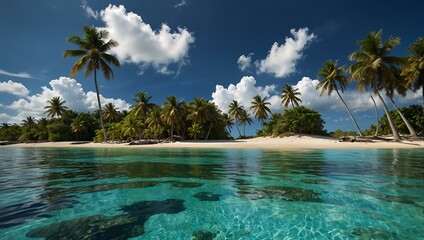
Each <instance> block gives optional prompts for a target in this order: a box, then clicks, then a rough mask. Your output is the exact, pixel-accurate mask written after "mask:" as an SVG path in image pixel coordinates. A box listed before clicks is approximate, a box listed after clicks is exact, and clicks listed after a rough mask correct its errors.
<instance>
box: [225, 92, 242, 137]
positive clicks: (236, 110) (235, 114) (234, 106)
mask: <svg viewBox="0 0 424 240" xmlns="http://www.w3.org/2000/svg"><path fill="white" fill-rule="evenodd" d="M228 107H229V109H228V114H230V117H232V118H233V119H234V120H235V121H236V127H237V131H238V133H239V136H240V137H241V132H240V129H239V124H240V117H241V114H242V112H243V111H244V107H243V106H241V105H240V103H239V102H238V101H237V100H233V101H232V102H231V103H230V105H229V106H228Z"/></svg>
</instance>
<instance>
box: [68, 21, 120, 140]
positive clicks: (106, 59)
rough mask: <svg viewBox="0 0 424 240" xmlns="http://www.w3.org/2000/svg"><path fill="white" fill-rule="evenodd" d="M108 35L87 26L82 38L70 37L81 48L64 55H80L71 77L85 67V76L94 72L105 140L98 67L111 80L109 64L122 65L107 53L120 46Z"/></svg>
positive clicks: (111, 74)
mask: <svg viewBox="0 0 424 240" xmlns="http://www.w3.org/2000/svg"><path fill="white" fill-rule="evenodd" d="M108 36H109V33H108V32H107V31H105V30H97V29H96V28H95V27H87V26H85V27H84V36H83V37H82V38H81V37H80V36H78V35H73V36H71V37H69V38H68V42H70V43H73V44H75V45H77V46H78V47H79V49H77V50H66V51H65V52H64V55H63V56H64V57H65V58H68V57H80V59H79V60H78V61H77V62H76V63H75V64H74V66H73V67H72V69H71V73H70V77H71V78H72V77H73V76H75V74H76V73H77V72H79V71H81V70H82V69H83V68H84V67H85V69H86V70H85V78H87V77H89V76H90V75H91V73H94V86H95V87H96V94H97V104H98V107H99V117H100V124H101V126H102V130H103V136H104V139H105V141H107V133H106V129H105V125H104V123H103V114H102V105H101V103H100V95H99V87H98V84H97V69H100V70H101V71H102V72H103V76H104V78H105V79H107V80H109V79H111V78H113V71H112V68H110V66H109V64H113V65H115V66H116V67H118V68H119V67H121V64H120V63H119V60H118V59H117V58H116V57H115V56H113V55H110V54H108V53H107V52H108V51H109V50H110V49H112V48H113V47H116V46H118V42H116V41H115V40H113V39H110V40H108V41H107V42H106V41H105V40H104V39H108Z"/></svg>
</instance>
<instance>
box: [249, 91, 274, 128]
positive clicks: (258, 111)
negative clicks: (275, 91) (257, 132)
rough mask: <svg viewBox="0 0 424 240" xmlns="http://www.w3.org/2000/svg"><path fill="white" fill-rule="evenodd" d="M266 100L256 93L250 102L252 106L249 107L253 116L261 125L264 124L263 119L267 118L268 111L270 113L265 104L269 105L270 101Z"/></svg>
mask: <svg viewBox="0 0 424 240" xmlns="http://www.w3.org/2000/svg"><path fill="white" fill-rule="evenodd" d="M266 100H267V99H266V97H264V98H262V97H261V96H259V95H256V96H254V97H253V101H252V102H251V104H252V106H251V107H250V109H252V110H253V114H254V115H255V117H256V118H257V119H258V120H259V122H261V126H263V125H264V120H265V119H267V118H268V113H269V114H271V110H270V109H269V107H268V106H267V105H271V103H270V102H268V101H266Z"/></svg>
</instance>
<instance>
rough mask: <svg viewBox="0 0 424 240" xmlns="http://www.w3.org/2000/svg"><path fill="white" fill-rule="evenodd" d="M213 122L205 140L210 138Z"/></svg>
mask: <svg viewBox="0 0 424 240" xmlns="http://www.w3.org/2000/svg"><path fill="white" fill-rule="evenodd" d="M212 125H213V124H212V123H211V124H210V125H209V130H208V134H206V138H205V140H208V138H209V134H210V133H211V130H212Z"/></svg>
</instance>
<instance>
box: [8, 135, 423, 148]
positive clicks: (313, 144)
mask: <svg viewBox="0 0 424 240" xmlns="http://www.w3.org/2000/svg"><path fill="white" fill-rule="evenodd" d="M4 147H12V148H17V147H24V148H34V147H36V148H43V147H44V148H50V147H66V148H71V147H72V148H235V149H280V150H285V149H395V148H396V149H398V148H424V141H422V140H421V141H403V142H387V141H373V142H339V141H338V140H337V139H334V138H326V137H320V136H291V137H284V138H272V137H259V138H252V139H244V140H230V141H183V142H175V143H158V144H149V145H129V144H127V143H92V142H89V143H83V144H73V142H45V143H19V144H12V145H7V146H2V147H0V148H4Z"/></svg>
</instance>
